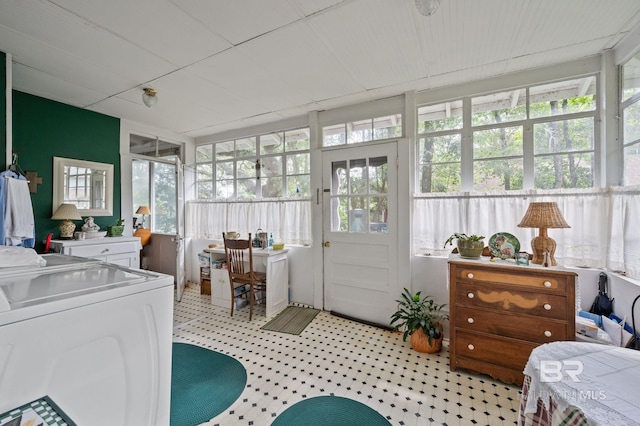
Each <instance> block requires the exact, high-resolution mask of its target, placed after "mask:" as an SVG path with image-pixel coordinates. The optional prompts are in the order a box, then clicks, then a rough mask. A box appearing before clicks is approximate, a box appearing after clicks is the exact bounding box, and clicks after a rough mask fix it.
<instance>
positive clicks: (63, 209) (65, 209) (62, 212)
mask: <svg viewBox="0 0 640 426" xmlns="http://www.w3.org/2000/svg"><path fill="white" fill-rule="evenodd" d="M51 219H53V220H62V222H60V225H59V226H58V229H59V230H60V239H61V240H71V239H72V238H73V231H75V230H76V224H75V223H73V222H71V221H72V220H82V217H81V216H80V213H79V212H78V209H77V208H76V205H75V204H60V207H58V209H57V210H56V212H55V213H54V214H53V216H51Z"/></svg>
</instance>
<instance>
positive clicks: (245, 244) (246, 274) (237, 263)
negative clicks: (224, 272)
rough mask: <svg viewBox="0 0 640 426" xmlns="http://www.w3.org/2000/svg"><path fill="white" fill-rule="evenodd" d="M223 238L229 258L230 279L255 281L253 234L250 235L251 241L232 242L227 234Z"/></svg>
mask: <svg viewBox="0 0 640 426" xmlns="http://www.w3.org/2000/svg"><path fill="white" fill-rule="evenodd" d="M222 237H223V240H224V250H225V253H226V256H227V268H228V270H229V279H231V280H233V279H237V278H239V279H246V280H249V279H253V278H254V277H255V275H254V273H253V252H252V250H251V234H249V239H247V240H239V239H238V240H230V239H227V237H226V235H225V233H223V234H222ZM247 267H248V268H247ZM245 268H246V269H245ZM247 269H248V270H247Z"/></svg>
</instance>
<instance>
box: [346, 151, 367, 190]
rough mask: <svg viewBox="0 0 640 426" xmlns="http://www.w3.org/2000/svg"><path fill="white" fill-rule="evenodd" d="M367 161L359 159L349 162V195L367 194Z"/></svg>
mask: <svg viewBox="0 0 640 426" xmlns="http://www.w3.org/2000/svg"><path fill="white" fill-rule="evenodd" d="M366 165H367V160H366V159H364V158H360V159H357V160H350V161H349V192H350V193H351V194H366V193H367V169H366Z"/></svg>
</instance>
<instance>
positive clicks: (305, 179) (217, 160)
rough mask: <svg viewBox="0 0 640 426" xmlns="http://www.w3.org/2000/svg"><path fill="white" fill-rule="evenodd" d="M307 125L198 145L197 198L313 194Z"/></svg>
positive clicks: (232, 198)
mask: <svg viewBox="0 0 640 426" xmlns="http://www.w3.org/2000/svg"><path fill="white" fill-rule="evenodd" d="M310 164H311V156H310V139H309V129H308V128H303V129H296V130H288V131H283V132H274V133H269V134H264V135H259V136H253V137H248V138H241V139H235V140H231V141H224V142H217V143H213V144H205V145H200V146H198V147H197V148H196V187H197V197H198V199H201V200H216V199H217V200H238V201H247V200H260V199H276V198H288V197H297V196H300V197H309V196H310V195H311V188H310V185H311V179H310V172H311V168H310Z"/></svg>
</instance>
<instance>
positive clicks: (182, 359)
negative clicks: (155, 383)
mask: <svg viewBox="0 0 640 426" xmlns="http://www.w3.org/2000/svg"><path fill="white" fill-rule="evenodd" d="M171 368H172V369H171V420H170V423H171V426H192V425H199V424H200V423H204V422H206V421H209V420H211V419H212V418H214V417H215V416H217V415H218V414H220V413H222V412H223V411H224V410H226V409H227V408H229V407H230V406H231V404H233V403H234V402H235V400H236V399H238V397H239V396H240V394H241V393H242V391H243V390H244V386H245V385H246V383H247V371H246V370H245V369H244V367H243V366H242V364H240V362H238V361H237V360H235V359H234V358H231V357H230V356H227V355H224V354H221V353H218V352H215V351H210V350H209V349H205V348H201V347H199V346H194V345H188V344H185V343H174V344H173V354H172V362H171Z"/></svg>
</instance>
